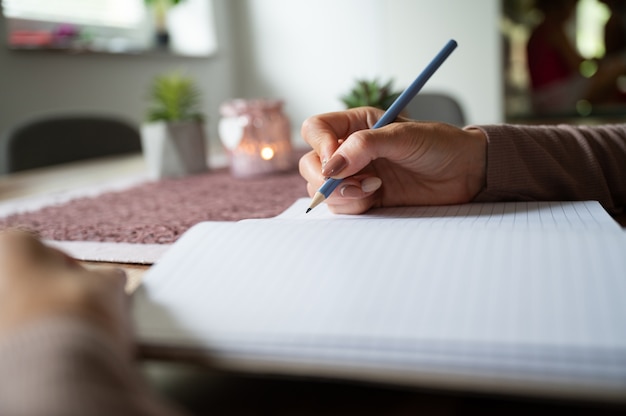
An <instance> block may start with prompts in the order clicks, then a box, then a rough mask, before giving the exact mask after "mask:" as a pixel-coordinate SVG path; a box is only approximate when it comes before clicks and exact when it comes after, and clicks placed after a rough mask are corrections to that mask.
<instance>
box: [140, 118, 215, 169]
mask: <svg viewBox="0 0 626 416" xmlns="http://www.w3.org/2000/svg"><path fill="white" fill-rule="evenodd" d="M205 137H206V136H205V134H204V124H203V123H202V122H199V121H182V122H170V123H166V122H163V121H159V122H153V123H146V124H144V125H143V126H142V127H141V145H142V148H143V155H144V158H145V161H146V165H147V167H148V172H149V174H150V176H151V177H152V178H153V179H161V178H171V177H182V176H186V175H191V174H195V173H201V172H205V171H206V170H207V169H208V167H207V151H206V147H207V146H206V139H205Z"/></svg>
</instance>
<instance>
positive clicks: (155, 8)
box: [145, 0, 181, 47]
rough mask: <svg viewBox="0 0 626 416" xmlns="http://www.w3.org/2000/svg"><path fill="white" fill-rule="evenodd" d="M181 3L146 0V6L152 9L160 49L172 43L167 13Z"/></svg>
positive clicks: (177, 0)
mask: <svg viewBox="0 0 626 416" xmlns="http://www.w3.org/2000/svg"><path fill="white" fill-rule="evenodd" d="M180 2H181V0H145V4H146V6H148V7H149V8H152V12H153V15H154V30H155V41H156V43H157V45H158V46H160V47H166V46H167V45H168V44H169V41H170V36H169V31H168V30H167V12H168V11H169V9H170V7H172V6H175V5H177V4H178V3H180Z"/></svg>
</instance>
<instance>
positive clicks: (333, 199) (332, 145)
mask: <svg viewBox="0 0 626 416" xmlns="http://www.w3.org/2000/svg"><path fill="white" fill-rule="evenodd" d="M382 115H383V112H382V110H378V109H375V108H371V107H361V108H355V109H351V110H347V111H340V112H334V113H326V114H321V115H317V116H313V117H310V118H308V119H307V120H305V122H304V123H303V125H302V137H303V138H304V140H305V141H306V142H307V143H309V144H310V145H311V147H312V148H313V150H312V151H311V152H309V153H307V154H306V155H304V156H303V157H302V158H301V159H300V174H301V175H302V176H303V177H304V178H305V179H306V180H307V182H308V183H307V190H308V192H309V195H311V196H312V195H314V194H315V192H316V191H317V190H318V189H319V187H320V186H321V185H322V183H323V182H324V180H325V178H326V177H333V178H338V179H343V181H342V183H341V184H340V185H339V186H338V187H337V189H335V191H334V192H333V193H332V194H331V195H330V196H329V198H327V199H326V203H327V204H328V206H329V208H330V210H331V211H333V212H335V213H341V214H359V213H363V212H365V211H367V210H368V209H370V208H372V207H388V206H407V205H439V204H442V205H443V204H455V203H465V202H469V201H471V200H472V199H473V198H474V197H475V196H476V195H477V194H478V193H479V192H480V190H481V189H482V188H483V187H484V182H485V171H486V158H487V156H486V148H487V139H486V137H485V135H484V134H483V133H482V131H480V130H478V129H466V130H463V129H459V128H457V127H453V126H450V125H447V124H443V123H426V122H417V121H412V120H409V119H406V118H402V117H400V118H399V119H398V120H397V121H396V122H394V123H391V124H389V125H387V126H384V127H381V128H378V129H375V130H372V129H371V127H372V126H373V125H374V124H375V123H376V121H377V120H378V119H379V118H380V117H381V116H382ZM323 161H325V163H323Z"/></svg>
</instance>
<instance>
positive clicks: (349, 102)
mask: <svg viewBox="0 0 626 416" xmlns="http://www.w3.org/2000/svg"><path fill="white" fill-rule="evenodd" d="M401 93H402V91H394V90H393V80H389V81H387V82H384V83H383V82H381V81H380V80H379V79H378V78H375V79H372V80H365V79H360V80H356V82H355V84H354V87H353V88H352V89H351V90H350V91H349V92H348V93H347V94H345V95H343V96H341V101H342V102H343V104H344V105H345V106H346V108H355V107H363V106H371V107H377V108H380V109H383V110H386V109H387V108H389V106H390V105H391V104H393V102H394V101H395V99H396V98H398V96H399V95H400V94H401Z"/></svg>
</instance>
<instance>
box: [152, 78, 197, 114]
mask: <svg viewBox="0 0 626 416" xmlns="http://www.w3.org/2000/svg"><path fill="white" fill-rule="evenodd" d="M200 96H201V94H200V90H199V89H198V87H197V86H196V84H195V82H194V80H193V79H192V78H191V77H188V76H185V75H183V74H182V73H181V72H171V73H167V74H163V75H159V76H157V77H155V78H154V80H153V82H152V85H151V88H150V94H149V98H150V100H151V106H150V108H149V109H148V114H147V118H148V120H149V121H188V120H202V119H203V117H202V114H201V113H200Z"/></svg>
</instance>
